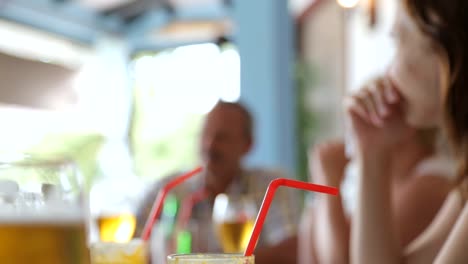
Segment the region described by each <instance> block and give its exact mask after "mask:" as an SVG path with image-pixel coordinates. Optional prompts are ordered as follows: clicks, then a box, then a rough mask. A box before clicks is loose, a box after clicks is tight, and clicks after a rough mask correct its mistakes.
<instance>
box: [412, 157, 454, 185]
mask: <svg viewBox="0 0 468 264" xmlns="http://www.w3.org/2000/svg"><path fill="white" fill-rule="evenodd" d="M414 176H416V177H425V178H441V179H443V180H446V181H447V182H455V180H456V177H457V163H456V161H455V159H453V158H451V157H449V156H447V155H432V156H429V157H427V158H425V159H423V160H422V161H420V162H419V163H418V164H417V166H416V168H415V170H414Z"/></svg>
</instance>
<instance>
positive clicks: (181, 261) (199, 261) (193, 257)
mask: <svg viewBox="0 0 468 264" xmlns="http://www.w3.org/2000/svg"><path fill="white" fill-rule="evenodd" d="M167 264H255V258H254V256H249V257H245V256H243V255H241V254H181V255H169V256H168V257H167Z"/></svg>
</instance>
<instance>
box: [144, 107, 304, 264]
mask: <svg viewBox="0 0 468 264" xmlns="http://www.w3.org/2000/svg"><path fill="white" fill-rule="evenodd" d="M252 146H253V120H252V116H251V114H250V113H249V111H248V110H247V109H246V108H245V107H244V106H243V105H242V104H240V103H227V102H219V103H218V104H217V105H216V106H215V107H214V108H213V110H212V111H211V112H210V113H209V114H208V115H207V117H206V119H205V123H204V126H203V129H202V133H201V139H200V155H201V160H202V163H203V166H204V171H203V173H202V174H201V175H199V176H195V179H193V180H191V181H189V182H188V183H186V184H184V185H183V186H180V187H178V188H177V190H175V191H174V193H175V194H176V196H177V197H179V199H180V200H183V199H184V198H185V197H190V195H191V194H193V193H195V192H199V191H200V190H205V192H206V194H207V198H206V199H205V200H204V201H202V202H199V203H197V204H196V205H195V206H194V207H193V210H192V213H191V219H192V220H194V221H196V228H193V229H192V233H194V234H193V235H194V240H193V241H194V243H193V247H192V251H197V252H222V250H223V249H222V247H221V244H220V242H219V239H218V237H219V236H217V235H220V234H219V233H218V234H216V232H215V230H214V226H213V224H214V223H213V221H212V215H213V214H212V213H213V204H214V201H215V198H216V196H217V195H218V194H226V195H227V197H244V198H247V199H249V200H251V201H252V202H253V204H255V207H256V209H255V210H256V211H257V212H258V209H259V208H260V205H261V203H262V200H263V196H264V194H265V192H266V189H267V187H268V184H269V183H270V181H271V180H273V179H275V178H278V177H283V176H282V175H281V174H280V173H279V172H277V171H272V170H252V169H246V168H244V167H243V166H242V160H243V158H244V157H245V156H246V155H247V154H248V153H249V151H250V150H251V149H252ZM167 180H168V179H167V178H166V179H163V180H162V181H161V182H158V183H157V184H156V185H155V188H152V189H151V191H150V192H149V194H148V196H147V199H146V200H145V201H144V203H143V206H142V208H141V209H140V211H139V214H138V219H139V221H138V227H139V228H138V229H139V230H140V232H141V228H142V226H143V225H144V220H145V219H146V218H147V215H148V214H149V211H150V210H151V205H152V203H153V201H154V199H155V197H156V195H157V192H158V190H159V189H160V186H162V185H163V184H164V182H167ZM298 196H299V195H298V194H297V191H294V190H289V189H279V190H278V191H277V193H276V195H275V199H274V201H273V203H272V206H271V208H270V210H269V214H268V217H267V219H266V221H265V225H264V228H263V231H262V235H261V237H260V240H259V243H258V245H257V248H256V251H255V253H254V254H255V263H257V264H267V263H268V264H274V263H281V264H288V263H296V255H297V254H296V252H297V236H296V227H297V224H298V221H299V215H300V210H299V205H300V201H299V199H298ZM251 220H254V219H251ZM249 231H250V230H249ZM195 233H198V235H197V234H195ZM248 234H249V235H250V232H248Z"/></svg>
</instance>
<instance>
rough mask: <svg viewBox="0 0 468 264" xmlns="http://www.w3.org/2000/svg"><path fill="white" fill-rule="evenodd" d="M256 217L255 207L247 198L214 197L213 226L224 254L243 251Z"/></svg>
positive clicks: (220, 195)
mask: <svg viewBox="0 0 468 264" xmlns="http://www.w3.org/2000/svg"><path fill="white" fill-rule="evenodd" d="M256 216H257V208H256V205H255V203H254V201H253V200H251V199H249V198H248V197H247V196H238V195H232V196H228V195H226V194H219V195H217V196H216V198H215V202H214V206H213V224H214V227H215V231H216V234H217V236H218V239H219V241H220V243H221V246H222V248H223V251H224V253H240V252H243V251H244V250H245V248H246V247H247V244H248V243H249V239H250V235H251V233H252V229H253V226H254V223H255V218H256Z"/></svg>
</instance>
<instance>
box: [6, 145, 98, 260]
mask: <svg viewBox="0 0 468 264" xmlns="http://www.w3.org/2000/svg"><path fill="white" fill-rule="evenodd" d="M85 201H86V199H84V195H83V193H82V182H81V178H80V177H79V175H78V173H77V170H76V167H75V165H74V163H73V162H71V161H70V160H67V159H64V158H61V157H52V156H48V157H45V156H40V157H39V156H35V155H26V154H14V155H12V154H8V155H7V154H1V155H0V259H1V260H2V261H1V262H2V263H17V264H22V263H76V264H89V263H90V256H89V250H88V247H87V235H86V234H87V229H86V221H85V216H86V209H85V208H86V202H85Z"/></svg>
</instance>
